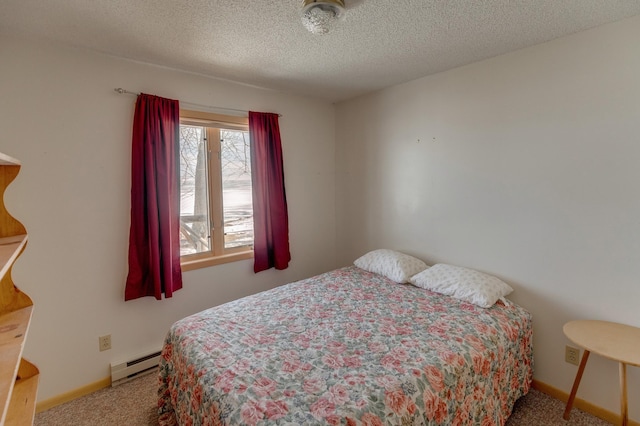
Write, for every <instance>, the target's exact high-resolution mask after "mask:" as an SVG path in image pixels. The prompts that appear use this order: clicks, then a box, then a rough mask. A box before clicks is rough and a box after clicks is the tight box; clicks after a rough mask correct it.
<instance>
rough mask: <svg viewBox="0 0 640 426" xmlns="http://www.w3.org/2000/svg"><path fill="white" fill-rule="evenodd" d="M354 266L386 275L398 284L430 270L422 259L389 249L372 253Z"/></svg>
mask: <svg viewBox="0 0 640 426" xmlns="http://www.w3.org/2000/svg"><path fill="white" fill-rule="evenodd" d="M353 264H354V265H356V266H357V267H358V268H360V269H364V270H365V271H369V272H374V273H376V274H380V275H384V276H385V277H387V278H389V279H390V280H393V281H395V282H397V283H406V282H407V281H409V278H410V277H411V276H413V275H415V274H417V273H418V272H420V271H423V270H425V269H427V268H428V266H427V264H426V263H424V262H423V261H422V260H420V259H416V258H415V257H413V256H409V255H408V254H404V253H400V252H397V251H393V250H387V249H379V250H373V251H370V252H369V253H367V254H365V255H363V256H361V257H359V258H358V259H356V260H355V262H353Z"/></svg>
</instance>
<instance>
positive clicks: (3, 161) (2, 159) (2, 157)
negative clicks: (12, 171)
mask: <svg viewBox="0 0 640 426" xmlns="http://www.w3.org/2000/svg"><path fill="white" fill-rule="evenodd" d="M0 165H2V166H19V165H20V161H19V160H16V159H15V158H13V157H10V156H8V155H7V154H3V153H1V152H0Z"/></svg>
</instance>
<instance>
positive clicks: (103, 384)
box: [36, 377, 111, 413]
mask: <svg viewBox="0 0 640 426" xmlns="http://www.w3.org/2000/svg"><path fill="white" fill-rule="evenodd" d="M109 386H111V377H105V378H104V379H102V380H98V381H97V382H94V383H90V384H88V385H86V386H82V387H81V388H78V389H74V390H72V391H69V392H65V393H63V394H60V395H58V396H54V397H53V398H49V399H46V400H44V401H40V402H38V403H37V404H36V413H41V412H43V411H45V410H48V409H49V408H53V407H55V406H57V405H61V404H64V403H65V402H70V401H73V400H74V399H77V398H80V397H82V396H85V395H89V394H90V393H94V392H95V391H98V390H100V389H104V388H107V387H109Z"/></svg>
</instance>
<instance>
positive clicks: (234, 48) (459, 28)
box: [0, 0, 640, 101]
mask: <svg viewBox="0 0 640 426" xmlns="http://www.w3.org/2000/svg"><path fill="white" fill-rule="evenodd" d="M300 6H301V0H251V1H250V0H242V1H241V0H235V1H234V0H226V1H222V0H188V1H187V0H182V1H176V0H1V1H0V36H2V35H18V36H24V37H28V38H35V39H40V38H46V39H51V40H55V41H59V42H63V43H66V44H69V45H73V46H78V47H84V48H89V49H92V50H96V51H100V52H105V53H109V54H112V55H116V56H121V57H125V58H131V59H136V60H138V61H143V62H149V63H153V64H158V65H164V66H169V67H173V68H178V69H182V70H186V71H192V72H197V73H201V74H206V75H210V76H214V77H218V78H223V79H228V80H234V81H238V82H242V83H246V84H251V85H256V86H261V87H267V88H272V89H277V90H282V91H286V92H290V93H298V94H302V95H310V96H315V97H319V98H323V99H328V100H331V101H341V100H345V99H349V98H352V97H355V96H358V95H361V94H363V93H367V92H371V91H374V90H377V89H381V88H383V87H387V86H391V85H394V84H398V83H402V82H405V81H409V80H413V79H415V78H418V77H422V76H426V75H429V74H433V73H436V72H439V71H443V70H447V69H451V68H454V67H457V66H460V65H464V64H468V63H471V62H474V61H478V60H482V59H485V58H489V57H492V56H496V55H500V54H502V53H506V52H509V51H512V50H515V49H520V48H523V47H526V46H531V45H534V44H537V43H541V42H544V41H548V40H551V39H554V38H557V37H560V36H563V35H567V34H571V33H574V32H577V31H581V30H584V29H587V28H591V27H594V26H597V25H600V24H604V23H607V22H612V21H616V20H619V19H623V18H626V17H630V16H633V15H637V14H640V1H639V0H346V6H347V13H346V18H345V20H344V21H342V22H341V23H340V26H339V27H338V29H337V30H335V31H334V32H332V33H330V34H327V35H323V36H318V35H313V34H311V33H308V32H307V31H306V30H305V29H304V28H303V26H302V25H301V23H300ZM132 89H135V88H132Z"/></svg>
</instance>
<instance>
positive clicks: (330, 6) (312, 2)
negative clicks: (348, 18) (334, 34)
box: [302, 0, 344, 34]
mask: <svg viewBox="0 0 640 426" xmlns="http://www.w3.org/2000/svg"><path fill="white" fill-rule="evenodd" d="M343 12H344V0H326V1H318V0H305V1H304V5H303V7H302V25H304V27H305V28H306V29H307V30H309V31H310V32H312V33H314V34H326V33H328V32H329V31H331V30H332V29H334V28H335V26H336V25H337V23H338V21H339V20H340V17H341V16H342V14H343Z"/></svg>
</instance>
